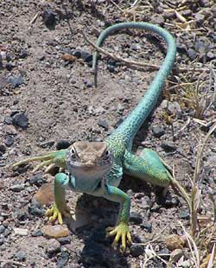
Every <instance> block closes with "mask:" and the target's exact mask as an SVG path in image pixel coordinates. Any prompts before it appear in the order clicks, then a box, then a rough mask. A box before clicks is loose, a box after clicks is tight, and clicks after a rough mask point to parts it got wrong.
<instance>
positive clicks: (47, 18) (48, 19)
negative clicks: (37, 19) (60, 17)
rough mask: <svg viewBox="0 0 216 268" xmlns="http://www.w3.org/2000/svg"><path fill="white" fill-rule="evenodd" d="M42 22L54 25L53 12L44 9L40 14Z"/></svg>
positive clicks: (49, 25)
mask: <svg viewBox="0 0 216 268" xmlns="http://www.w3.org/2000/svg"><path fill="white" fill-rule="evenodd" d="M42 18H43V22H44V24H45V25H46V26H47V27H51V26H54V25H55V22H56V18H55V15H54V14H53V12H52V11H51V10H49V9H46V10H45V11H44V12H43V14H42Z"/></svg>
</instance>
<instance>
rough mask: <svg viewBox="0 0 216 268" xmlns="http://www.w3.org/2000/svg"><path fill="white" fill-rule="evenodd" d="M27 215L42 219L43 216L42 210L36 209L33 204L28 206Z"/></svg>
mask: <svg viewBox="0 0 216 268" xmlns="http://www.w3.org/2000/svg"><path fill="white" fill-rule="evenodd" d="M28 213H29V214H31V215H33V216H39V217H43V216H44V215H45V213H44V210H43V209H40V208H38V207H37V206H36V205H35V204H32V205H29V206H28Z"/></svg>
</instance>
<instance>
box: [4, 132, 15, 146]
mask: <svg viewBox="0 0 216 268" xmlns="http://www.w3.org/2000/svg"><path fill="white" fill-rule="evenodd" d="M4 143H5V145H6V146H7V147H10V146H12V145H13V144H14V137H13V136H11V135H7V137H6V138H5V140H4Z"/></svg>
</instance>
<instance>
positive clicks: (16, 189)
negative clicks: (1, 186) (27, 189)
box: [10, 184, 24, 193]
mask: <svg viewBox="0 0 216 268" xmlns="http://www.w3.org/2000/svg"><path fill="white" fill-rule="evenodd" d="M10 190H11V191H13V192H16V193H18V192H21V191H23V190H24V184H15V185H12V186H11V187H10Z"/></svg>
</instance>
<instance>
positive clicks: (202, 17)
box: [195, 13, 205, 24]
mask: <svg viewBox="0 0 216 268" xmlns="http://www.w3.org/2000/svg"><path fill="white" fill-rule="evenodd" d="M195 20H196V22H197V23H199V24H201V23H203V21H204V20H205V15H203V14H201V13H196V14H195Z"/></svg>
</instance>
